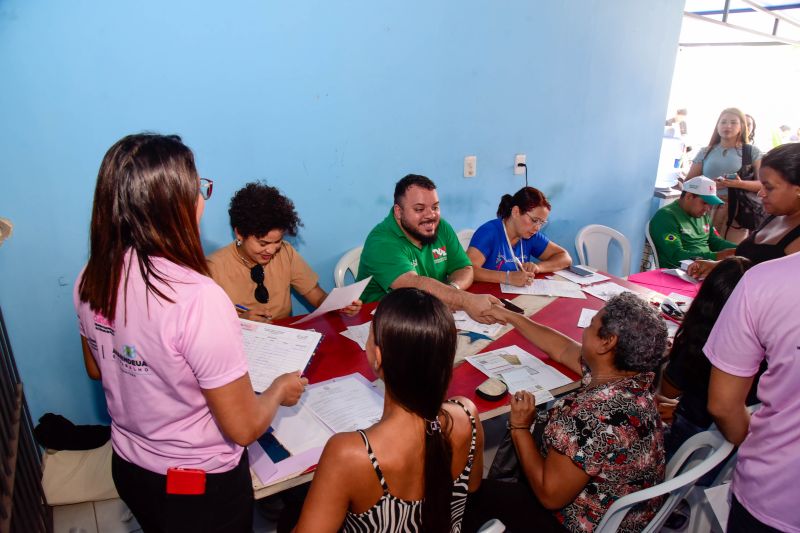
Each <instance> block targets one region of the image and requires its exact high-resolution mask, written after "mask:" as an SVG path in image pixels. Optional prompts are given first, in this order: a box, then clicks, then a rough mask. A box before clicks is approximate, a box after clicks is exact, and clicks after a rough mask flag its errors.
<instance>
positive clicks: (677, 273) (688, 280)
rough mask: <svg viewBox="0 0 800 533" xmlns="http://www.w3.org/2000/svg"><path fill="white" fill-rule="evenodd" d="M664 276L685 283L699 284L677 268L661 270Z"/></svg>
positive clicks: (698, 281)
mask: <svg viewBox="0 0 800 533" xmlns="http://www.w3.org/2000/svg"><path fill="white" fill-rule="evenodd" d="M663 272H664V274H669V275H670V276H675V277H676V278H678V279H681V280H683V281H685V282H686V283H691V284H693V285H694V284H696V283H700V280H697V279H694V278H693V277H692V276H690V275H689V274H687V273H686V272H684V271H683V270H681V269H679V268H668V269H666V270H663Z"/></svg>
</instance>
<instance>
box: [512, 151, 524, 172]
mask: <svg viewBox="0 0 800 533" xmlns="http://www.w3.org/2000/svg"><path fill="white" fill-rule="evenodd" d="M520 163H522V164H523V165H524V164H525V154H517V155H515V156H514V174H515V175H517V176H519V175H521V174H525V167H521V166H519V164H520Z"/></svg>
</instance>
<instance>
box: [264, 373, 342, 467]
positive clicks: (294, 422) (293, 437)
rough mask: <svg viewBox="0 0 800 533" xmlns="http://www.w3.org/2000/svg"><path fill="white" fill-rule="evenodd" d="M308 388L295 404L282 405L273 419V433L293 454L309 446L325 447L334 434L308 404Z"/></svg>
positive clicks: (310, 388)
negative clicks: (318, 418)
mask: <svg viewBox="0 0 800 533" xmlns="http://www.w3.org/2000/svg"><path fill="white" fill-rule="evenodd" d="M314 387H315V385H311V386H310V387H309V389H308V390H313V388H314ZM308 390H306V393H305V394H303V396H302V397H301V399H300V401H299V402H297V403H296V404H295V405H293V406H291V407H286V406H281V407H280V408H279V409H278V412H277V413H276V414H275V418H273V419H272V424H271V426H272V432H273V435H274V436H275V438H276V439H278V442H280V443H281V445H282V446H283V447H284V448H286V449H287V450H288V451H289V453H291V454H292V455H296V454H298V453H301V452H304V451H306V450H308V449H309V448H316V447H323V446H325V443H326V442H328V439H329V438H331V435H333V432H332V431H331V430H330V429H328V428H327V427H325V425H324V424H321V423H320V422H319V420H317V417H315V416H314V413H312V412H311V409H309V408H308V406H307V405H306V401H307V396H308Z"/></svg>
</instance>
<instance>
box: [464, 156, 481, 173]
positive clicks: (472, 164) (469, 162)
mask: <svg viewBox="0 0 800 533" xmlns="http://www.w3.org/2000/svg"><path fill="white" fill-rule="evenodd" d="M477 169H478V158H477V157H476V156H474V155H468V156H466V157H465V158H464V177H465V178H474V177H475V174H476V172H477Z"/></svg>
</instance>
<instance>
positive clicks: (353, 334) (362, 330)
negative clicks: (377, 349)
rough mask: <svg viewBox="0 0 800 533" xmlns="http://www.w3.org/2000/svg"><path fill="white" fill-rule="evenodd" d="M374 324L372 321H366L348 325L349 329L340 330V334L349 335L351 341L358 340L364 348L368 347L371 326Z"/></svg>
mask: <svg viewBox="0 0 800 533" xmlns="http://www.w3.org/2000/svg"><path fill="white" fill-rule="evenodd" d="M371 325H372V321H371V320H370V321H369V322H364V323H363V324H359V325H357V326H347V329H346V330H344V331H342V332H340V333H339V334H340V335H343V336H344V337H347V338H348V339H350V340H351V341H354V342H356V343H357V344H358V345H359V346H360V347H361V349H362V350H366V349H367V338H368V337H369V328H370V327H371Z"/></svg>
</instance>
